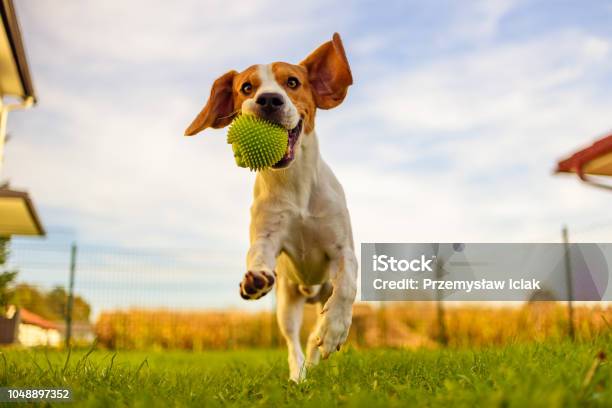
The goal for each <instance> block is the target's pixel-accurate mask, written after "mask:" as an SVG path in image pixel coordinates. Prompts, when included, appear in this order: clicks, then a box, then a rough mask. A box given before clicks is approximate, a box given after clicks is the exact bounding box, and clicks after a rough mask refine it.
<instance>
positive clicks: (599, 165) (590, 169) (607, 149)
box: [556, 134, 612, 179]
mask: <svg viewBox="0 0 612 408" xmlns="http://www.w3.org/2000/svg"><path fill="white" fill-rule="evenodd" d="M595 160H598V162H594V161H595ZM610 163H612V134H611V135H609V136H606V137H604V138H603V139H600V140H598V141H596V142H595V143H593V144H592V145H591V146H589V147H587V148H585V149H582V150H580V151H578V152H576V153H574V154H573V155H571V156H570V157H569V158H567V159H565V160H561V161H560V162H559V163H558V164H557V170H556V171H557V173H561V172H564V173H577V174H578V176H580V178H582V179H584V175H585V174H596V175H600V176H612V165H611V164H610Z"/></svg>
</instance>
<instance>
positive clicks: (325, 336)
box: [315, 248, 357, 359]
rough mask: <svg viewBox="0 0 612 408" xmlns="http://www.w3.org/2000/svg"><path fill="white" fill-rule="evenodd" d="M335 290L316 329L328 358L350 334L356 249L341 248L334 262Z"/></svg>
mask: <svg viewBox="0 0 612 408" xmlns="http://www.w3.org/2000/svg"><path fill="white" fill-rule="evenodd" d="M329 275H330V279H331V282H332V286H333V292H332V295H331V296H330V298H329V299H328V300H327V302H326V303H325V305H324V307H323V310H322V311H321V314H322V316H321V318H320V319H319V322H318V324H317V328H316V331H315V333H316V334H315V336H316V337H315V339H316V340H317V343H316V345H317V346H318V347H319V350H320V351H321V356H322V357H323V358H324V359H325V358H327V357H328V356H329V355H330V354H331V353H333V352H334V351H337V350H340V346H341V345H342V344H344V342H345V341H346V338H347V337H348V333H349V329H350V327H351V320H352V316H353V302H354V301H355V295H356V294H357V258H356V257H355V253H354V252H353V250H352V248H343V249H341V250H340V251H338V253H337V256H336V258H333V259H332V261H331V262H330V271H329Z"/></svg>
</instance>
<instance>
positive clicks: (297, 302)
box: [276, 270, 306, 382]
mask: <svg viewBox="0 0 612 408" xmlns="http://www.w3.org/2000/svg"><path fill="white" fill-rule="evenodd" d="M276 293H277V305H276V318H277V320H278V326H279V328H280V331H281V333H282V335H283V337H284V338H285V341H286V342H287V350H288V352H289V378H290V379H291V380H293V381H295V382H299V381H301V380H302V379H304V376H305V374H306V372H305V368H304V353H303V352H302V346H301V344H300V328H301V326H302V316H303V313H304V304H305V303H306V297H305V296H303V295H302V294H301V293H300V292H299V290H298V287H297V284H295V283H292V282H290V281H289V280H288V279H287V277H286V276H284V274H283V273H282V270H281V271H279V273H278V276H277V283H276Z"/></svg>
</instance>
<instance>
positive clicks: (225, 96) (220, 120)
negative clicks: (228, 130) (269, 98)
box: [185, 71, 237, 136]
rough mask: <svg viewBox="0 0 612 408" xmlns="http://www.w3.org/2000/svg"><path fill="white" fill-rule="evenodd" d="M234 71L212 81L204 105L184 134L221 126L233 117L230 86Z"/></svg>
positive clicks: (225, 124)
mask: <svg viewBox="0 0 612 408" xmlns="http://www.w3.org/2000/svg"><path fill="white" fill-rule="evenodd" d="M236 74H237V72H236V71H229V72H227V73H225V74H223V75H221V76H220V77H219V78H217V80H215V82H214V83H213V86H212V89H211V90H210V97H209V98H208V102H206V106H204V109H202V111H201V112H200V113H198V116H196V118H195V119H194V120H193V122H191V125H189V127H188V128H187V130H185V136H193V135H195V134H197V133H199V132H201V131H202V130H204V129H206V128H209V127H211V128H215V129H218V128H222V127H225V126H227V125H229V124H230V122H231V121H232V119H233V118H234V96H233V90H232V86H233V84H234V76H236Z"/></svg>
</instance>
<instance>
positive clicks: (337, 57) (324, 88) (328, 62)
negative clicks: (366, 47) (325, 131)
mask: <svg viewBox="0 0 612 408" xmlns="http://www.w3.org/2000/svg"><path fill="white" fill-rule="evenodd" d="M300 65H302V66H303V67H305V68H306V69H307V70H308V80H309V82H310V85H311V86H312V90H313V93H314V97H315V102H316V104H317V107H318V108H321V109H331V108H334V107H336V106H338V105H340V103H341V102H342V101H343V100H344V97H345V96H346V92H347V90H348V87H349V86H350V85H352V84H353V76H352V74H351V68H350V67H349V63H348V60H347V59H346V54H345V53H344V47H343V45H342V40H341V39H340V35H339V34H338V33H334V36H333V37H332V40H331V41H328V42H326V43H325V44H323V45H321V46H320V47H319V48H317V49H316V50H314V51H313V52H312V53H311V54H310V55H309V56H308V57H306V59H305V60H304V61H302V62H300Z"/></svg>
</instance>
